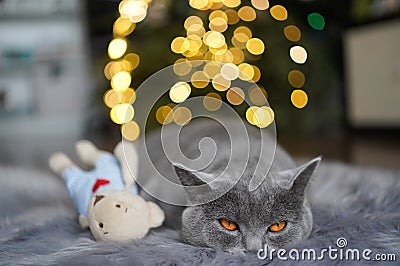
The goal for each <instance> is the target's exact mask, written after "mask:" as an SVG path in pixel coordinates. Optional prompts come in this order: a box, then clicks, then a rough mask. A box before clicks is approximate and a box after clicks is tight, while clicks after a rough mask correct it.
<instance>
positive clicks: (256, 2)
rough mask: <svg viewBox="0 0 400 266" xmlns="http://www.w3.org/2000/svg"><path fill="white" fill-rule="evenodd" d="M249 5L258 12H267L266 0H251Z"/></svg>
mask: <svg viewBox="0 0 400 266" xmlns="http://www.w3.org/2000/svg"><path fill="white" fill-rule="evenodd" d="M251 4H252V5H253V6H254V8H256V9H258V10H267V9H268V8H269V1H268V0H251Z"/></svg>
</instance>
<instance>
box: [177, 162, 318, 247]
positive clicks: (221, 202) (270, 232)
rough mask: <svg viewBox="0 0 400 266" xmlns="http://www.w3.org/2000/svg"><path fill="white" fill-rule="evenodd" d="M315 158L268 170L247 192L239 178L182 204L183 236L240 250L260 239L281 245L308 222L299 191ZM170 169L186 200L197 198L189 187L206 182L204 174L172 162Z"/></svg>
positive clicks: (303, 232)
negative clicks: (215, 193) (218, 192)
mask: <svg viewBox="0 0 400 266" xmlns="http://www.w3.org/2000/svg"><path fill="white" fill-rule="evenodd" d="M320 160H321V159H320V158H316V159H314V160H312V161H310V162H308V163H306V164H304V165H302V166H300V167H298V168H296V169H292V170H287V171H280V172H275V173H270V174H269V175H268V177H267V178H266V179H265V181H264V182H263V183H262V185H261V186H260V187H258V188H257V189H256V190H254V191H252V192H250V191H249V189H248V183H249V182H248V180H247V179H246V177H243V178H242V179H240V181H239V182H238V183H237V184H236V185H235V186H234V187H233V188H232V189H231V190H230V191H229V192H227V193H226V194H224V195H223V196H221V197H219V198H218V199H216V200H213V201H211V202H209V203H205V204H201V205H197V206H191V207H187V208H186V209H185V211H184V212H183V215H182V234H183V239H184V240H185V241H186V242H188V243H191V244H193V245H200V246H208V247H220V248H222V249H223V250H225V251H228V252H241V251H245V250H259V249H261V248H262V247H264V245H265V244H266V245H267V246H268V247H269V248H275V249H277V248H282V247H284V246H286V245H288V244H295V243H297V242H299V241H301V240H302V239H305V238H307V237H308V236H309V234H310V232H311V229H312V223H313V222H312V215H311V210H310V206H309V204H308V202H307V199H306V193H305V190H306V188H307V185H308V182H309V180H310V178H311V176H312V174H313V173H314V171H315V169H316V167H317V166H318V164H319V162H320ZM175 170H176V173H177V175H178V177H179V179H180V182H181V183H182V184H183V185H184V186H185V190H186V192H187V194H188V200H189V201H196V198H198V197H201V195H193V194H191V191H192V190H190V186H192V187H193V186H199V185H203V186H204V185H205V186H208V185H207V184H206V182H204V180H207V176H205V175H209V174H204V173H201V172H193V171H190V170H187V169H184V168H182V167H181V166H175ZM228 178H229V177H228ZM209 189H210V191H211V190H212V189H211V188H209Z"/></svg>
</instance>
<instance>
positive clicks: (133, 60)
mask: <svg viewBox="0 0 400 266" xmlns="http://www.w3.org/2000/svg"><path fill="white" fill-rule="evenodd" d="M124 60H125V61H127V62H128V63H129V65H130V71H132V70H135V69H136V68H137V67H138V66H139V63H140V57H139V55H137V54H135V53H129V54H127V55H125V56H124Z"/></svg>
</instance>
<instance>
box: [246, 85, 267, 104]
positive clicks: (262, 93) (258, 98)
mask: <svg viewBox="0 0 400 266" xmlns="http://www.w3.org/2000/svg"><path fill="white" fill-rule="evenodd" d="M267 97H268V95H267V91H266V90H265V89H264V88H263V87H261V86H259V85H258V86H254V87H252V88H250V89H249V98H250V101H252V102H253V103H254V104H255V105H263V104H266V103H267Z"/></svg>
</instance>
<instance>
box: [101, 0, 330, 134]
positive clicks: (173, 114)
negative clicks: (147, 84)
mask: <svg viewBox="0 0 400 266" xmlns="http://www.w3.org/2000/svg"><path fill="white" fill-rule="evenodd" d="M150 1H151V0H122V1H121V3H120V5H119V13H120V17H119V18H118V19H117V20H116V21H115V22H114V27H113V33H114V39H113V40H112V41H111V42H110V44H109V47H108V55H109V57H110V59H111V60H112V61H111V62H110V63H108V64H107V65H106V67H105V69H104V74H105V76H106V77H107V79H109V80H110V82H111V88H112V89H110V90H108V91H107V92H106V93H105V94H104V102H105V104H106V105H107V106H108V107H109V108H111V110H110V117H111V119H112V121H113V122H115V123H116V124H120V125H121V132H122V135H123V137H124V138H126V139H128V140H131V141H134V140H135V139H137V138H138V136H139V126H138V125H137V123H136V122H135V121H133V119H134V113H135V111H134V108H133V106H132V103H133V102H134V101H135V98H136V97H135V91H134V90H133V89H132V88H130V84H131V79H132V78H131V72H132V71H133V70H135V69H136V68H137V67H138V65H139V62H140V57H139V56H138V55H137V54H135V53H128V54H126V51H127V48H128V43H127V40H126V37H127V36H128V35H129V34H131V33H132V32H133V31H134V29H135V26H136V23H139V22H141V21H142V20H143V19H145V17H146V15H147V8H148V4H149V2H150ZM189 5H190V6H191V7H192V8H193V9H194V10H198V11H199V12H207V14H208V19H207V20H206V21H203V19H202V18H201V16H197V15H190V16H188V17H187V18H186V19H185V21H184V23H183V27H184V29H185V32H186V34H185V36H177V37H175V38H173V40H172V42H171V47H170V49H171V51H172V52H173V53H176V54H179V55H181V56H182V57H181V58H179V59H178V60H176V61H175V63H174V67H173V70H174V72H175V74H176V75H178V76H182V77H184V76H187V75H189V74H190V75H191V77H190V82H189V83H190V84H189V83H188V82H184V81H179V82H177V83H176V84H175V85H173V86H172V87H171V89H170V91H169V98H170V100H171V103H169V104H167V105H165V106H161V107H160V108H158V110H157V111H156V120H157V121H158V122H159V123H160V124H168V123H171V122H175V123H176V124H178V125H186V124H187V123H189V122H190V120H191V111H190V109H188V108H186V107H178V106H176V104H179V103H182V102H184V101H185V100H186V99H188V98H189V97H190V95H191V93H192V92H193V89H203V88H205V87H207V86H209V85H211V86H212V87H213V89H214V90H215V91H216V92H209V93H207V94H206V95H205V97H204V98H203V105H204V108H205V109H207V110H209V111H217V110H219V109H220V107H221V105H222V98H221V96H220V93H224V94H225V96H226V99H227V101H228V102H229V103H230V104H232V105H241V104H242V103H243V102H244V100H245V97H246V94H247V96H248V98H249V100H250V102H251V103H252V104H253V105H251V106H249V107H248V109H247V111H246V114H245V117H246V119H247V121H248V122H249V123H250V124H253V125H255V126H257V127H260V128H265V127H268V126H269V125H270V124H271V123H272V122H273V121H274V119H275V114H274V111H273V110H272V109H271V108H270V107H269V106H267V105H266V104H267V90H266V89H265V88H264V87H262V86H261V85H259V84H258V85H257V86H256V87H255V88H250V89H248V90H246V91H244V90H243V89H242V88H239V87H232V86H231V84H232V81H234V80H236V79H241V80H243V81H249V82H254V83H257V82H258V81H259V80H260V78H261V73H262V72H261V70H260V69H259V68H258V67H257V66H256V65H254V62H255V61H258V60H260V59H261V58H262V55H263V54H264V53H265V52H266V50H267V49H268V43H267V44H266V42H265V40H262V39H261V38H259V37H257V36H256V35H255V34H254V33H253V32H252V30H251V29H250V27H248V26H249V25H247V24H248V23H251V22H253V21H254V20H256V19H257V16H260V15H264V14H269V15H270V16H271V17H272V18H273V19H275V20H276V21H278V22H279V23H287V19H288V16H289V14H288V11H287V9H286V8H285V7H284V6H282V5H274V6H272V7H270V3H269V1H268V0H251V1H250V2H249V5H242V1H241V0H189ZM308 23H309V25H310V26H311V27H312V28H313V29H315V30H323V29H324V27H325V20H324V18H323V17H322V16H321V15H320V14H318V13H312V14H310V15H309V16H308ZM287 24H288V25H286V26H285V27H284V30H283V35H284V36H285V38H286V39H287V40H288V41H290V42H292V43H293V44H294V45H293V46H292V47H291V48H290V51H289V56H290V58H291V60H292V61H293V62H295V63H296V64H298V65H299V66H301V65H303V64H305V63H306V62H307V58H308V53H307V50H306V49H305V48H304V47H303V46H301V45H299V42H300V41H301V37H302V32H301V30H300V29H299V28H298V27H297V26H296V25H291V24H289V23H287ZM204 61H207V63H205V64H204V66H202V70H200V71H199V70H198V71H195V72H194V73H191V72H192V69H193V68H196V69H197V68H198V67H199V66H201V64H202V63H203V62H204ZM288 83H289V85H290V86H291V87H292V88H293V91H292V93H291V97H290V101H291V103H292V104H293V106H295V107H296V108H299V109H301V108H304V107H305V106H306V105H307V103H308V95H307V93H306V91H305V90H304V84H305V75H304V74H303V72H302V71H301V70H299V69H296V70H291V71H290V72H289V73H288Z"/></svg>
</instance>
